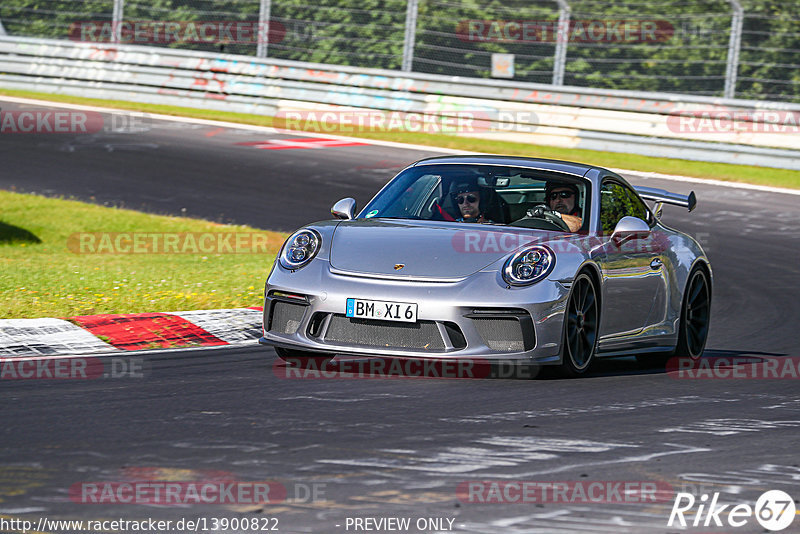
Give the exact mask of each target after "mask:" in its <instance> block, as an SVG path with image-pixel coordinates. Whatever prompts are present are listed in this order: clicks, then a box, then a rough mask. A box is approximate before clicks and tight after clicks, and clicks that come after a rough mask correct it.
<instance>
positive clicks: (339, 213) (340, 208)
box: [331, 198, 356, 220]
mask: <svg viewBox="0 0 800 534" xmlns="http://www.w3.org/2000/svg"><path fill="white" fill-rule="evenodd" d="M331 215H333V217H334V218H335V219H344V220H350V219H353V218H355V216H356V199H354V198H343V199H342V200H340V201H339V202H337V203H336V204H334V205H333V207H332V208H331Z"/></svg>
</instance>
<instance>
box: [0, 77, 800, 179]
mask: <svg viewBox="0 0 800 534" xmlns="http://www.w3.org/2000/svg"><path fill="white" fill-rule="evenodd" d="M0 95H8V96H17V97H24V98H38V99H43V100H50V101H54V102H67V103H73V104H86V105H94V106H103V107H111V108H118V109H126V110H133V111H142V112H146V113H159V114H163V115H174V116H181V117H194V118H200V119H209V120H220V121H228V122H236V123H242V124H255V125H259V126H278V127H279V126H280V123H279V121H278V120H277V119H274V118H273V117H266V116H260V115H247V114H243V113H231V112H225V111H213V110H205V109H194V108H183V107H177V106H163V105H156V104H139V103H135V102H124V101H119V100H99V99H93V98H83V97H74V96H67V95H53V94H49V93H37V92H33V91H18V90H10V89H0ZM314 129H315V125H314V124H309V125H308V131H312V132H313V131H314ZM347 135H348V136H351V137H362V138H367V139H377V140H383V141H393V142H398V143H411V144H417V145H425V146H434V147H442V148H452V149H456V150H463V151H469V152H486V153H490V154H507V155H519V156H532V157H540V158H552V159H563V160H568V161H578V162H584V163H591V164H593V165H599V166H601V167H609V168H618V169H629V170H636V171H649V172H659V173H665V174H677V175H682V176H694V177H698V178H712V179H715V180H724V181H731V182H743V183H750V184H758V185H769V186H775V187H788V188H793V189H800V171H792V170H787V169H773V168H764V167H753V166H748V165H732V164H727V163H707V162H702V161H689V160H681V159H670V158H655V157H648V156H638V155H634V154H620V153H617V152H600V151H595V150H584V149H571V148H558V147H548V146H541V145H530V144H524V143H512V142H506V141H492V140H484V139H473V138H465V137H457V136H448V135H436V134H425V133H414V132H397V131H358V132H353V133H348V134H347Z"/></svg>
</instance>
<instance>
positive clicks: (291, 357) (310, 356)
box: [275, 347, 333, 368]
mask: <svg viewBox="0 0 800 534" xmlns="http://www.w3.org/2000/svg"><path fill="white" fill-rule="evenodd" d="M275 352H276V353H277V354H278V358H280V359H281V360H283V361H284V362H286V363H290V364H294V365H303V364H307V363H308V362H309V361H312V360H313V362H314V363H315V364H316V366H317V368H319V367H320V366H321V365H324V364H326V363H328V362H329V361H331V360H332V359H333V356H330V355H328V354H324V353H322V352H311V351H307V350H297V349H286V348H283V347H275Z"/></svg>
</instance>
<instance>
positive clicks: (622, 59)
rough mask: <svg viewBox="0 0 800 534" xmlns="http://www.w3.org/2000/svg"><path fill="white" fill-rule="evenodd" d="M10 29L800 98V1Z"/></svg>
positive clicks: (326, 8)
mask: <svg viewBox="0 0 800 534" xmlns="http://www.w3.org/2000/svg"><path fill="white" fill-rule="evenodd" d="M3 31H5V32H6V33H7V34H8V35H9V36H28V37H48V38H57V39H72V40H79V41H90V42H91V41H98V42H121V43H128V44H143V45H153V46H161V47H171V48H184V49H192V50H202V51H220V52H225V53H234V54H244V55H253V56H257V57H270V58H276V59H290V60H298V61H307V62H316V63H328V64H333V65H351V66H358V67H373V68H383V69H393V70H404V71H411V72H418V73H430V74H447V75H458V76H465V77H477V78H488V77H492V76H497V77H502V78H506V79H512V80H517V81H522V82H535V83H547V84H553V85H568V86H577V87H593V88H602V89H624V90H636V91H660V92H673V93H689V94H697V95H705V96H720V97H722V96H724V97H729V98H730V97H737V98H748V99H757V100H775V101H788V102H800V79H799V78H798V77H797V75H796V72H797V71H798V68H800V3H794V2H780V1H777V0H772V1H767V0H676V1H675V2H673V3H665V2H658V1H657V0H625V1H623V2H622V3H613V2H608V1H607V0H603V1H602V2H601V1H600V0H546V1H544V0H504V1H503V2H499V1H496V0H484V1H483V2H481V3H476V2H474V1H471V0H362V1H361V2H358V3H356V2H352V1H348V0H315V1H314V2H311V1H310V0H2V3H0V34H2V33H3ZM493 67H494V68H493Z"/></svg>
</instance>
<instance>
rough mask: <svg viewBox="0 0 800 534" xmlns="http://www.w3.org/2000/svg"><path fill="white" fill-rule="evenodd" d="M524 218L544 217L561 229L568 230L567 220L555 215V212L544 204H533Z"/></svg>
mask: <svg viewBox="0 0 800 534" xmlns="http://www.w3.org/2000/svg"><path fill="white" fill-rule="evenodd" d="M526 218H536V219H544V220H545V221H547V222H549V223H550V224H553V225H555V226H557V227H558V228H560V229H561V230H563V231H565V232H569V225H568V224H567V222H566V221H565V220H564V219H562V218H561V217H559V216H558V215H556V212H555V211H553V210H551V209H550V208H548V207H547V206H546V205H545V204H539V205H538V206H534V207H533V208H531V209H529V210H528V215H527V217H526Z"/></svg>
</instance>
